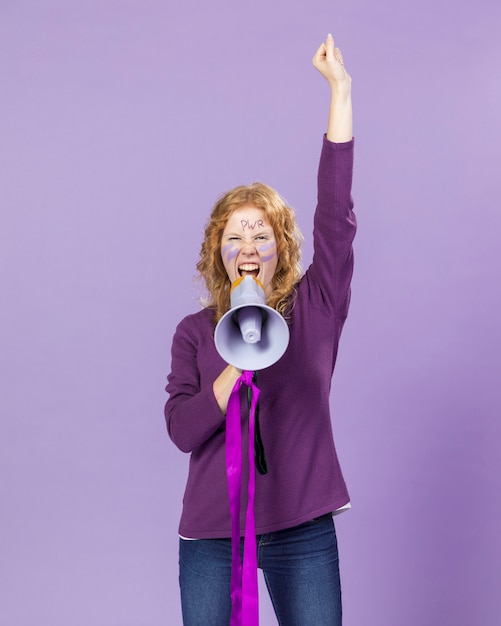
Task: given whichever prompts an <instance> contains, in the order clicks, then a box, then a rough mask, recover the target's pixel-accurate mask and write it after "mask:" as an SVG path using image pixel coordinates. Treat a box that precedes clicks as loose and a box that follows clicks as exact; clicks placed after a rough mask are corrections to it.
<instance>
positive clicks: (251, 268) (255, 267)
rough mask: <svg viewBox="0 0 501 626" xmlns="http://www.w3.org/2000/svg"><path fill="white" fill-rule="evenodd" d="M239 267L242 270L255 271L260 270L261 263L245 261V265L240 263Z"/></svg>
mask: <svg viewBox="0 0 501 626" xmlns="http://www.w3.org/2000/svg"><path fill="white" fill-rule="evenodd" d="M238 269H239V270H240V271H241V272H254V271H256V270H259V265H256V264H255V263H244V264H243V265H240V266H239V267H238Z"/></svg>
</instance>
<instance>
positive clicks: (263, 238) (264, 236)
mask: <svg viewBox="0 0 501 626" xmlns="http://www.w3.org/2000/svg"><path fill="white" fill-rule="evenodd" d="M256 239H258V240H259V241H268V235H258V236H257V237H256Z"/></svg>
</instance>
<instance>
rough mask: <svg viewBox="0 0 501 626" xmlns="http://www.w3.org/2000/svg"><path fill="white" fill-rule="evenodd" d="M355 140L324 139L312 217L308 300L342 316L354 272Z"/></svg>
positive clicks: (344, 314)
mask: <svg viewBox="0 0 501 626" xmlns="http://www.w3.org/2000/svg"><path fill="white" fill-rule="evenodd" d="M353 148H354V141H353V140H352V141H349V142H346V143H332V142H330V141H328V140H327V139H326V138H325V137H324V140H323V146H322V153H321V156H320V165H319V169H318V202H317V209H316V212H315V218H314V255H313V262H312V264H311V266H310V267H309V269H308V272H307V282H308V288H309V290H310V298H311V301H312V302H314V303H317V305H319V304H320V303H321V304H322V305H323V306H324V307H325V308H326V310H327V312H328V313H329V314H330V315H333V316H334V317H336V318H338V319H341V320H344V319H345V318H346V315H347V313H348V306H349V301H350V282H351V278H352V274H353V248H352V243H353V238H354V237H355V232H356V227H357V222H356V218H355V214H354V213H353V200H352V197H351V184H352V177H353Z"/></svg>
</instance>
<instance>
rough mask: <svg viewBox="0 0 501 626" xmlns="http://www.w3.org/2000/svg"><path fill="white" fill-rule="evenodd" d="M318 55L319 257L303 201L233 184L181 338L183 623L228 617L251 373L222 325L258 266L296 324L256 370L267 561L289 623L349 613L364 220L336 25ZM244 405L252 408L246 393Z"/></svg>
mask: <svg viewBox="0 0 501 626" xmlns="http://www.w3.org/2000/svg"><path fill="white" fill-rule="evenodd" d="M313 65H314V66H315V67H316V68H317V69H318V70H319V71H320V73H321V74H322V75H323V76H324V78H325V79H326V80H327V81H328V84H329V86H330V89H331V100H330V108H329V118H328V127H327V133H326V135H325V137H324V139H323V146H322V153H321V158H320V165H319V172H318V204H317V209H316V212H315V219H314V246H315V249H314V257H313V262H312V264H311V266H310V267H309V268H308V270H307V271H306V272H305V274H304V276H302V277H301V275H300V270H299V244H300V239H301V236H300V233H299V230H298V228H297V226H296V222H295V218H294V214H293V212H292V210H291V209H290V208H288V207H287V206H286V205H285V203H284V202H283V200H282V199H281V198H280V196H279V195H278V194H277V193H276V192H275V191H274V190H272V189H270V188H269V187H267V186H265V185H261V184H254V185H251V186H249V187H238V188H236V189H234V190H231V191H229V192H228V193H227V194H225V195H224V196H222V197H221V198H220V199H219V201H218V202H217V203H216V205H215V207H214V209H213V212H212V214H211V218H210V220H209V223H208V225H207V228H206V231H205V239H204V242H203V244H202V249H201V258H200V262H199V263H198V266H197V268H198V270H199V271H200V273H201V275H202V277H203V278H204V280H205V283H206V286H207V289H208V292H209V296H210V301H209V304H208V306H207V307H206V308H204V309H203V310H201V311H199V312H198V313H195V314H194V315H190V316H188V317H187V318H185V319H184V320H183V321H182V322H181V323H180V324H179V326H178V328H177V330H176V333H175V336H174V339H173V346H172V370H171V373H170V375H169V377H168V385H167V391H168V393H169V394H170V397H169V400H168V401H167V404H166V410H165V415H166V421H167V428H168V432H169V435H170V437H171V438H172V440H173V441H174V443H175V444H176V445H177V446H178V447H179V448H180V449H181V450H183V451H185V452H191V457H190V470H189V476H188V482H187V486H186V491H185V496H184V501H183V513H182V517H181V522H180V527H179V532H180V536H181V538H180V559H179V561H180V586H181V600H182V609H183V621H184V624H185V625H194V624H204V625H205V626H222V625H224V624H229V622H230V614H231V598H230V592H229V589H230V577H231V545H230V544H231V540H230V537H231V519H230V508H229V503H228V487H227V478H226V473H225V472H226V466H225V414H226V409H227V406H228V399H229V397H230V394H231V391H232V389H233V386H234V384H235V382H236V381H237V380H238V378H239V377H240V375H241V371H240V370H238V369H236V368H235V367H233V366H232V365H225V363H224V361H223V360H222V358H221V357H220V356H219V354H218V353H217V351H216V348H215V345H214V328H215V324H216V322H217V321H218V320H219V319H220V318H221V316H222V315H223V314H224V313H225V312H226V311H227V310H228V309H229V306H230V303H229V293H230V287H231V284H232V283H233V282H234V281H235V280H236V279H237V278H238V277H239V276H241V275H246V274H251V275H253V276H256V277H257V278H258V280H259V281H260V282H261V284H262V285H263V287H264V291H265V294H266V298H267V304H268V305H269V306H271V307H273V308H275V309H276V310H277V311H279V312H280V313H281V314H282V315H283V316H284V317H285V319H286V320H287V323H288V326H289V331H290V341H289V346H288V348H287V350H286V352H285V354H284V356H283V357H282V358H281V359H280V360H279V361H278V362H277V363H275V364H274V365H272V366H271V367H268V368H266V369H263V370H262V371H260V372H259V373H258V378H259V380H258V384H259V389H260V392H261V395H260V414H259V419H260V430H261V441H262V444H263V446H264V453H265V460H263V459H261V462H260V463H259V464H258V469H259V473H258V475H257V477H256V495H255V519H256V534H257V545H258V566H259V567H261V568H262V570H263V574H264V578H265V581H266V585H267V588H268V590H269V593H270V597H271V600H272V603H273V606H274V609H275V612H276V615H277V618H278V621H279V623H280V624H282V625H286V626H296V625H297V626H308V625H310V624H311V625H314V626H320V625H327V624H328V625H331V624H332V625H336V626H337V625H338V624H341V590H340V581H339V567H338V553H337V543H336V534H335V529H334V524H333V519H332V515H333V513H335V512H339V511H341V510H343V509H345V508H347V507H349V496H348V492H347V489H346V486H345V483H344V479H343V476H342V473H341V469H340V466H339V463H338V459H337V456H336V451H335V447H334V442H333V437H332V430H331V420H330V414H329V391H330V383H331V377H332V373H333V369H334V364H335V360H336V355H337V347H338V341H339V337H340V334H341V330H342V327H343V323H344V321H345V319H346V315H347V312H348V306H349V299H350V280H351V275H352V269H353V252H352V241H353V238H354V236H355V230H356V222H355V217H354V215H353V212H352V208H353V203H352V200H351V179H352V167H353V138H352V107H351V78H350V76H349V74H348V73H347V71H346V70H345V68H344V64H343V59H342V56H341V53H340V51H339V49H338V48H336V47H335V44H334V40H333V38H332V36H331V35H329V36H328V37H327V39H326V41H325V42H324V43H322V45H321V46H320V48H319V49H318V50H317V52H316V54H315V56H314V58H313ZM241 406H242V411H243V412H242V415H244V414H245V410H246V398H245V397H242V404H241ZM244 430H245V429H244ZM244 436H245V434H244ZM244 444H245V442H244ZM242 533H243V524H242Z"/></svg>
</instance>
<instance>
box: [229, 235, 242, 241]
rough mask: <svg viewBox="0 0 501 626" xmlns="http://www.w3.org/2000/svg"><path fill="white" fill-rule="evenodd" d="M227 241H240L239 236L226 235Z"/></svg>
mask: <svg viewBox="0 0 501 626" xmlns="http://www.w3.org/2000/svg"><path fill="white" fill-rule="evenodd" d="M228 241H240V237H237V236H236V235H233V236H232V237H228Z"/></svg>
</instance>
